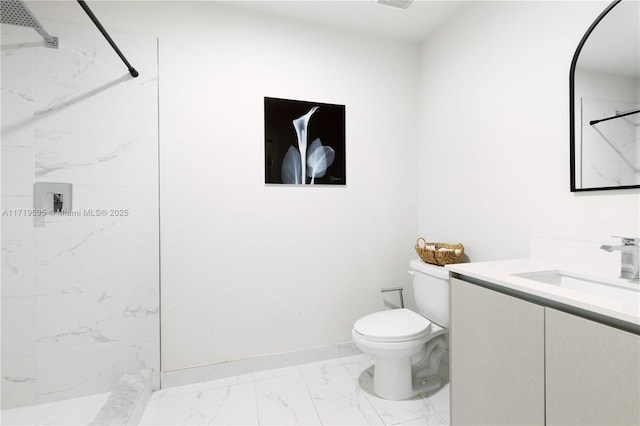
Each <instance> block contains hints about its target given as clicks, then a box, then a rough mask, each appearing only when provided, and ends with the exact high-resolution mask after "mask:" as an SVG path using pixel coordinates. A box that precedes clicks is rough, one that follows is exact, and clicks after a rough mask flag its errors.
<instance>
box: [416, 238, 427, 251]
mask: <svg viewBox="0 0 640 426" xmlns="http://www.w3.org/2000/svg"><path fill="white" fill-rule="evenodd" d="M420 240H422V244H423V245H422V246H421V245H420ZM416 247H419V248H421V249H423V248H426V247H427V240H425V239H424V238H422V237H420V238H418V239H417V240H416Z"/></svg>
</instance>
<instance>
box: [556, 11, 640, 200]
mask: <svg viewBox="0 0 640 426" xmlns="http://www.w3.org/2000/svg"><path fill="white" fill-rule="evenodd" d="M621 1H622V0H615V1H613V2H612V3H611V4H609V6H607V8H606V9H605V10H604V11H603V12H602V13H601V14H600V15H599V16H598V17H597V18H596V20H595V21H593V24H591V26H590V27H589V29H587V32H586V33H585V34H584V36H582V39H581V40H580V43H579V44H578V48H577V49H576V52H575V53H574V54H573V59H572V60H571V68H570V70H569V161H570V162H571V163H570V165H569V170H570V174H571V176H570V180H571V192H583V191H603V190H610V189H630V188H640V185H621V186H602V187H596V188H576V146H575V143H576V123H575V113H576V105H575V71H576V64H577V63H578V57H579V56H580V52H581V51H582V48H583V47H584V45H585V43H586V42H587V39H588V38H589V36H590V35H591V33H592V32H593V30H594V29H595V28H596V27H597V26H598V24H599V23H600V21H602V20H603V19H604V17H605V16H607V14H608V13H609V12H611V9H613V8H614V7H615V6H616V5H617V4H618V3H620V2H621Z"/></svg>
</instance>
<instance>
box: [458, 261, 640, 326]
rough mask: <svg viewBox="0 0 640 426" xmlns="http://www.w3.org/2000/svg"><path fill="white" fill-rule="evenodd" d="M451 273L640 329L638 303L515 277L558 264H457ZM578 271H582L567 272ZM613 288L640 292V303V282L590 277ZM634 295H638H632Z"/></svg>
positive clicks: (502, 262) (523, 262)
mask: <svg viewBox="0 0 640 426" xmlns="http://www.w3.org/2000/svg"><path fill="white" fill-rule="evenodd" d="M445 268H446V269H448V270H449V271H452V272H455V273H457V274H460V275H464V276H467V277H470V278H475V279H478V280H482V281H485V282H489V283H493V284H494V285H496V286H497V287H503V288H504V289H505V290H507V292H508V291H509V290H511V291H516V292H519V293H526V294H528V295H531V296H534V297H535V298H537V299H543V300H546V301H551V302H553V303H554V304H560V305H563V306H569V307H573V308H577V309H579V310H580V311H588V312H592V313H595V314H598V315H600V316H604V317H607V318H610V319H614V320H616V321H614V322H623V323H625V324H626V325H629V326H630V328H631V329H633V330H640V309H638V308H636V307H635V306H638V305H637V304H635V306H634V304H631V306H630V305H623V304H621V303H617V302H616V301H615V300H611V299H607V298H605V297H601V296H598V295H594V294H589V293H587V292H582V291H578V290H574V289H570V288H564V287H560V286H558V285H554V284H546V283H541V282H537V281H534V280H531V279H527V278H523V277H518V276H514V275H513V274H519V273H527V272H535V271H552V270H560V271H563V269H562V268H559V267H558V265H557V264H554V263H553V262H551V261H547V260H537V259H515V260H504V261H493V262H476V263H457V264H452V265H447V266H446V267H445ZM567 272H575V273H578V272H579V271H567ZM589 278H595V279H598V280H599V281H603V282H606V283H607V284H609V285H613V286H619V287H622V288H626V289H630V290H633V291H637V297H638V298H639V301H640V282H639V281H637V280H626V279H621V278H615V277H604V276H601V277H597V276H593V275H592V276H590V277H589ZM631 294H632V295H633V294H634V293H631Z"/></svg>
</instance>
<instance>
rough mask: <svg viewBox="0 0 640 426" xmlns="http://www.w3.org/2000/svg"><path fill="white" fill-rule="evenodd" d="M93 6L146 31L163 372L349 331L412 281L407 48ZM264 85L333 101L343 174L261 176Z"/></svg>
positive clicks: (239, 14)
mask: <svg viewBox="0 0 640 426" xmlns="http://www.w3.org/2000/svg"><path fill="white" fill-rule="evenodd" d="M60 7H66V8H68V5H65V4H62V5H60ZM93 10H94V12H95V14H96V15H97V16H98V17H99V18H100V19H101V21H102V22H103V24H104V25H105V26H106V27H107V28H113V27H115V28H121V29H126V30H135V31H138V32H143V33H148V34H155V35H157V36H158V37H159V46H160V47H159V57H160V67H159V74H160V188H161V203H160V204H161V250H162V257H161V288H162V295H161V297H162V305H161V306H162V368H163V370H164V371H169V370H174V369H179V368H185V367H190V366H195V365H203V364H210V363H218V362H222V361H227V360H233V359H238V358H243V357H249V356H254V355H260V354H269V353H275V352H286V351H297V350H303V349H307V348H312V347H316V346H323V345H333V344H336V343H339V342H347V341H350V339H351V335H350V332H351V327H352V324H353V321H355V320H356V319H357V318H358V317H359V316H362V315H363V314H365V313H369V312H372V311H375V310H377V309H380V308H382V307H383V304H382V297H381V294H380V292H379V289H380V288H381V287H385V286H393V285H399V284H405V285H408V284H409V283H410V280H409V276H408V275H407V273H406V271H407V268H408V262H409V260H410V259H411V258H413V257H414V252H413V244H414V242H415V239H416V238H417V234H416V231H417V223H418V219H417V204H418V203H417V197H416V194H417V193H418V184H417V175H418V172H417V166H418V165H417V162H416V160H415V159H416V156H417V121H416V120H417V106H418V97H417V93H416V90H415V88H416V87H417V83H418V74H417V68H418V67H417V61H418V50H417V46H415V45H410V44H402V43H396V42H390V41H386V40H382V39H374V38H370V37H368V36H364V35H357V34H351V33H345V32H340V31H336V30H331V29H327V28H323V27H316V26H314V25H307V24H303V23H295V22H290V21H286V20H279V19H275V18H269V17H266V16H259V15H256V16H254V15H251V14H248V13H247V12H244V11H235V10H234V9H227V8H225V7H224V6H223V5H221V4H220V3H216V2H162V1H161V2H153V3H152V2H114V3H111V2H95V3H94V6H93ZM48 13H50V14H58V15H59V14H62V13H63V12H61V11H60V9H56V10H53V9H50V10H49V11H48ZM72 13H74V12H73V10H70V9H69V10H68V12H67V13H66V16H67V17H69V16H71V14H72ZM130 60H131V62H132V63H133V64H134V66H135V56H134V57H131V58H130ZM265 96H270V97H281V98H289V99H298V100H305V101H318V102H326V103H337V104H344V105H346V151H347V154H346V155H347V181H348V184H347V186H346V187H316V188H309V187H305V188H302V187H278V186H265V184H264V123H263V114H264V112H263V98H264V97H265Z"/></svg>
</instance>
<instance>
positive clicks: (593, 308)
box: [448, 259, 640, 425]
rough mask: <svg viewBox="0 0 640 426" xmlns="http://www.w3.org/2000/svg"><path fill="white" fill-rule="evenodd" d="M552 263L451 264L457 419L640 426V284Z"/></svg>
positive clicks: (454, 411) (454, 412)
mask: <svg viewBox="0 0 640 426" xmlns="http://www.w3.org/2000/svg"><path fill="white" fill-rule="evenodd" d="M553 266H554V265H549V264H544V263H538V262H535V261H533V260H529V259H525V260H514V261H504V262H481V263H469V264H459V265H449V266H448V269H449V271H450V275H451V278H450V281H451V322H450V357H451V359H450V367H451V376H450V377H451V424H453V425H463V424H474V425H479V424H491V425H500V424H502V425H514V424H538V425H542V424H548V425H568V424H634V425H637V424H640V292H639V286H640V283H638V281H633V280H624V279H615V278H614V279H606V280H605V279H597V280H596V279H592V278H590V277H581V276H575V274H569V273H566V272H564V271H562V270H558V269H555V268H554V267H553Z"/></svg>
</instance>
